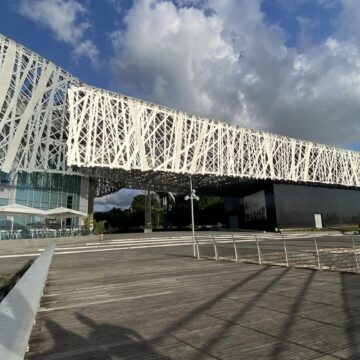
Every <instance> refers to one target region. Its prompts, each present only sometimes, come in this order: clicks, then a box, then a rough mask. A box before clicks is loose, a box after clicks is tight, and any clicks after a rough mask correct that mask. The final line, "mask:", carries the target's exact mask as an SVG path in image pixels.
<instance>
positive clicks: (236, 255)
mask: <svg viewBox="0 0 360 360" xmlns="http://www.w3.org/2000/svg"><path fill="white" fill-rule="evenodd" d="M232 241H233V244H234V253H235V261H236V262H238V261H239V256H238V251H237V247H236V241H235V238H234V234H232Z"/></svg>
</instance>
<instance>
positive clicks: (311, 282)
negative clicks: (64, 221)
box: [26, 246, 360, 360]
mask: <svg viewBox="0 0 360 360" xmlns="http://www.w3.org/2000/svg"><path fill="white" fill-rule="evenodd" d="M190 253H191V246H179V247H163V248H147V249H133V250H123V251H104V252H93V253H89V252H87V253H76V254H63V255H55V257H54V260H53V264H52V267H51V271H50V274H49V278H48V282H47V287H46V290H45V294H44V297H43V300H42V306H41V308H40V311H39V313H38V316H37V323H36V325H35V327H34V329H33V332H32V337H31V342H30V352H29V353H28V354H27V357H26V358H27V359H72V360H79V359H147V360H151V359H187V360H188V359H194V360H195V359H322V360H325V359H326V360H327V359H345V358H353V359H357V358H360V344H359V343H360V332H359V323H360V302H359V299H360V276H359V275H356V274H344V273H337V272H325V271H324V272H321V271H311V270H306V269H288V268H282V267H270V266H260V265H251V264H242V263H231V262H216V261H210V260H200V261H199V260H195V259H193V258H191V257H188V254H190Z"/></svg>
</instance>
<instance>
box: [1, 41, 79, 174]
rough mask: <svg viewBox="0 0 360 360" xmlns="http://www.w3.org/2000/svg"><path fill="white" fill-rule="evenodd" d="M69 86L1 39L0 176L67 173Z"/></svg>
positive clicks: (48, 66)
mask: <svg viewBox="0 0 360 360" xmlns="http://www.w3.org/2000/svg"><path fill="white" fill-rule="evenodd" d="M70 84H74V85H76V84H79V81H78V80H77V79H76V78H74V77H73V76H72V75H71V74H69V73H67V72H66V71H64V70H63V69H61V68H60V67H58V66H56V65H55V64H53V63H52V62H49V61H47V60H45V59H44V58H42V57H40V56H39V55H37V54H35V53H34V52H32V51H30V50H28V49H26V48H25V47H23V46H21V45H19V44H17V43H15V42H14V41H11V40H9V39H7V38H6V37H4V36H1V35H0V171H3V172H6V173H8V172H11V171H14V170H16V171H19V170H25V171H30V172H32V171H42V170H46V171H50V172H60V173H68V172H71V169H70V168H68V166H67V164H66V156H67V148H66V140H67V129H68V121H67V119H68V115H67V112H68V106H67V91H68V88H69V86H70Z"/></svg>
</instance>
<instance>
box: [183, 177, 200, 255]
mask: <svg viewBox="0 0 360 360" xmlns="http://www.w3.org/2000/svg"><path fill="white" fill-rule="evenodd" d="M189 199H190V204H191V229H192V240H193V255H194V257H195V256H196V249H195V221H194V200H199V197H198V196H197V195H196V191H195V189H193V186H192V178H191V176H190V195H186V196H185V200H189Z"/></svg>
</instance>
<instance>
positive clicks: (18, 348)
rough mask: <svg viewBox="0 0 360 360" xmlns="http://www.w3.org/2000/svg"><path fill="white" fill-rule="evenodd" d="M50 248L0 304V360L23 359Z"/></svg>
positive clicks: (39, 297) (48, 265)
mask: <svg viewBox="0 0 360 360" xmlns="http://www.w3.org/2000/svg"><path fill="white" fill-rule="evenodd" d="M54 250H55V244H51V245H49V246H48V248H47V249H46V250H45V251H44V252H43V253H42V254H41V255H40V256H39V257H38V258H37V259H36V260H35V261H34V263H33V264H32V265H31V267H30V268H29V269H28V270H27V271H26V272H25V273H24V275H23V276H22V277H21V279H20V280H19V281H18V282H17V284H16V285H15V286H14V287H13V288H12V289H11V291H10V292H9V293H8V295H7V296H6V297H5V298H4V299H3V301H2V302H1V303H0V359H4V360H5V359H6V360H20V359H23V358H24V355H25V352H26V350H27V346H28V342H29V338H30V333H31V329H32V326H33V324H34V321H35V316H36V313H37V310H38V308H39V304H40V299H41V296H42V291H43V287H44V285H45V281H46V278H47V275H48V271H49V267H50V264H51V259H52V257H53V254H54Z"/></svg>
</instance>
